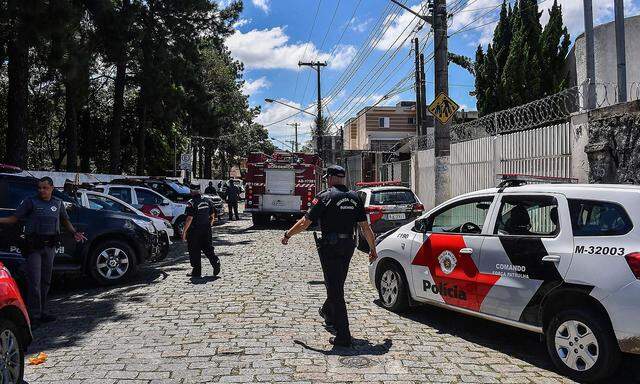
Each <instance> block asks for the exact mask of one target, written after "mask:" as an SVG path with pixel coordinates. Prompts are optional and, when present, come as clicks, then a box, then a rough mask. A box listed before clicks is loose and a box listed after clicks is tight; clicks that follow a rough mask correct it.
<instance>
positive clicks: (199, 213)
mask: <svg viewBox="0 0 640 384" xmlns="http://www.w3.org/2000/svg"><path fill="white" fill-rule="evenodd" d="M214 212H215V209H214V207H213V203H212V202H211V201H210V200H209V199H205V198H202V196H197V197H194V198H193V199H191V200H189V202H188V203H187V208H186V210H185V213H186V214H187V216H191V217H193V221H192V222H191V228H192V229H193V231H194V232H204V231H208V230H209V228H211V222H210V217H211V215H213V213H214Z"/></svg>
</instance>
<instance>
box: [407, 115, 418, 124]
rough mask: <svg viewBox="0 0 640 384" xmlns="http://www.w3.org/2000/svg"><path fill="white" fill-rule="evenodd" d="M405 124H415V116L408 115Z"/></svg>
mask: <svg viewBox="0 0 640 384" xmlns="http://www.w3.org/2000/svg"><path fill="white" fill-rule="evenodd" d="M407 124H409V125H415V124H416V118H415V117H409V118H408V119H407Z"/></svg>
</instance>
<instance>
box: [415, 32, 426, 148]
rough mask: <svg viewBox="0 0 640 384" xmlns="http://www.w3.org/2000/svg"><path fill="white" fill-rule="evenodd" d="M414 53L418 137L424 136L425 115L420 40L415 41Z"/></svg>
mask: <svg viewBox="0 0 640 384" xmlns="http://www.w3.org/2000/svg"><path fill="white" fill-rule="evenodd" d="M413 44H414V48H413V49H414V51H415V56H416V135H418V136H421V135H423V132H422V130H423V129H422V118H423V116H424V114H423V113H422V109H423V108H424V103H423V101H424V99H423V96H422V81H423V78H422V77H421V76H420V75H421V71H420V44H418V38H417V37H416V38H414V39H413Z"/></svg>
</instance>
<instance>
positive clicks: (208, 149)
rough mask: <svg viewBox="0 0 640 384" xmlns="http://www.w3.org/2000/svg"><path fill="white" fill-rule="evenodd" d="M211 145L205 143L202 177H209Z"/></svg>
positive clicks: (210, 176) (210, 174) (210, 175)
mask: <svg viewBox="0 0 640 384" xmlns="http://www.w3.org/2000/svg"><path fill="white" fill-rule="evenodd" d="M211 159H212V156H211V146H209V145H207V146H206V147H205V149H204V178H205V179H211V178H212V173H211Z"/></svg>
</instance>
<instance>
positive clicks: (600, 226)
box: [569, 199, 633, 236]
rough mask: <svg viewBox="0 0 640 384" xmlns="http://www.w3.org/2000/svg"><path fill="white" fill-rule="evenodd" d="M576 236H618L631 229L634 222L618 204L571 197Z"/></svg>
mask: <svg viewBox="0 0 640 384" xmlns="http://www.w3.org/2000/svg"><path fill="white" fill-rule="evenodd" d="M569 211H570V212H571V227H572V228H573V235H574V236H617V235H624V234H625V233H628V232H629V231H631V228H633V223H632V222H631V219H630V218H629V216H628V215H627V212H625V210H624V208H622V207H621V206H620V205H618V204H614V203H607V202H604V201H594V200H575V199H569Z"/></svg>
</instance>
